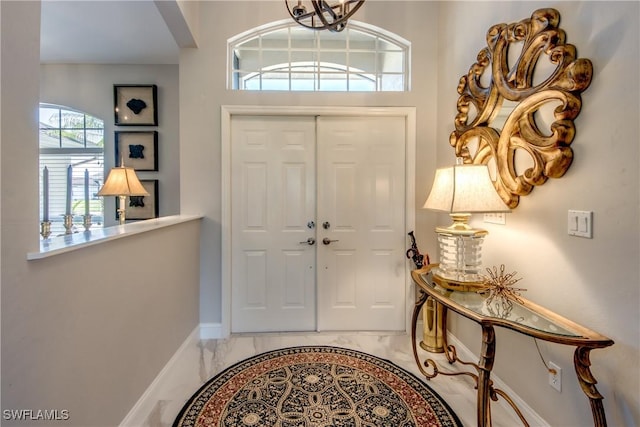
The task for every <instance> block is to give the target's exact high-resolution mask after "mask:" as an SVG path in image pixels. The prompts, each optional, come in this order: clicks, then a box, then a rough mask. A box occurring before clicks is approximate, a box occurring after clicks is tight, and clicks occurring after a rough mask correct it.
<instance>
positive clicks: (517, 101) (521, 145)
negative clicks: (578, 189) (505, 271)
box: [449, 8, 593, 208]
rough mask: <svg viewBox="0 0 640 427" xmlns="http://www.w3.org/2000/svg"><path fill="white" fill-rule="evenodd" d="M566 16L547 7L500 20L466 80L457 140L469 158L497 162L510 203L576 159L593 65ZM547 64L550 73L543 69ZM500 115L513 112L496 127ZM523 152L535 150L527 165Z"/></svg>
mask: <svg viewBox="0 0 640 427" xmlns="http://www.w3.org/2000/svg"><path fill="white" fill-rule="evenodd" d="M559 22H560V14H559V12H558V11H557V10H555V9H550V8H547V9H538V10H536V11H535V12H533V14H532V15H531V18H528V19H524V20H522V21H520V22H516V23H511V24H497V25H494V26H492V27H491V28H490V29H489V30H488V31H487V35H486V41H487V47H485V48H483V49H482V50H481V51H480V52H479V53H478V55H477V62H476V63H474V64H473V65H472V66H471V67H470V68H469V71H468V73H467V75H464V76H462V77H461V78H460V82H459V85H458V94H459V95H460V97H459V98H458V102H457V110H458V114H457V115H456V118H455V130H454V131H453V132H452V133H451V135H450V138H449V142H450V144H451V145H452V146H453V147H454V148H455V152H456V156H457V157H462V158H463V159H464V162H465V163H473V164H488V165H489V166H490V169H492V175H493V176H492V179H493V180H494V184H495V186H496V190H497V191H498V194H500V196H501V197H502V199H503V200H504V201H505V203H506V204H507V205H508V206H509V207H510V208H515V207H516V206H518V203H519V201H520V197H521V196H524V195H527V194H529V193H530V192H531V191H532V189H533V188H534V186H537V185H542V184H544V183H545V182H546V181H547V179H548V178H560V177H562V176H563V175H564V174H565V172H566V171H567V170H568V169H569V166H570V165H571V163H572V160H573V150H572V149H571V147H570V144H571V142H572V141H573V139H574V136H575V132H576V130H575V124H574V119H575V118H576V117H577V116H578V114H579V113H580V109H581V106H582V99H581V96H580V93H581V92H583V91H584V90H585V89H587V87H589V84H590V83H591V78H592V76H593V65H592V64H591V61H590V60H588V59H584V58H577V57H576V48H575V46H573V45H571V44H566V43H565V38H566V35H565V32H564V31H563V30H561V29H560V28H559V27H558V24H559ZM514 54H515V55H514ZM516 56H517V58H516ZM545 67H546V68H545ZM540 69H543V71H542V73H543V76H542V78H540V74H541V73H539V74H538V75H537V76H536V75H535V73H536V70H540ZM489 77H490V81H488V83H485V80H487V79H488V78H489ZM538 80H539V81H538ZM505 101H511V102H512V104H513V105H514V106H513V109H512V110H511V111H509V110H508V109H504V108H503V104H504V103H505ZM544 108H552V109H553V113H549V116H551V115H552V117H551V119H550V120H549V121H550V123H549V124H541V123H540V116H541V115H542V109H544ZM505 110H506V111H505ZM474 113H475V115H474ZM500 115H503V116H506V119H505V122H504V125H503V126H502V128H501V129H499V128H498V127H497V126H494V127H492V124H494V125H495V122H496V118H498V116H500ZM517 153H519V154H518V158H519V160H520V163H523V162H522V158H523V157H522V155H523V154H526V157H528V158H527V159H526V162H525V163H526V164H527V167H526V168H523V167H522V166H521V165H517V164H516V163H517V162H516V154H517ZM519 168H520V169H524V170H522V171H520V170H519Z"/></svg>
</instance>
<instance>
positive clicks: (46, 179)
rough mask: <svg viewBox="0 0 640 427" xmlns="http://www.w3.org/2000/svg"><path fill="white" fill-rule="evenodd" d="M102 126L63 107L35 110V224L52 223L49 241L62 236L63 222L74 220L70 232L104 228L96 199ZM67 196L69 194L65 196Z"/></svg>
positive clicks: (100, 174) (101, 173)
mask: <svg viewBox="0 0 640 427" xmlns="http://www.w3.org/2000/svg"><path fill="white" fill-rule="evenodd" d="M103 159H104V122H103V121H102V120H101V119H99V118H97V117H93V116H91V115H88V114H85V113H83V112H81V111H76V110H73V109H70V108H67V107H63V106H58V105H50V104H40V221H44V220H46V219H47V220H49V221H51V237H53V236H57V235H59V234H64V232H65V228H64V224H63V219H64V218H63V217H64V215H65V214H66V213H70V214H72V215H73V216H74V227H73V231H74V232H75V231H84V227H83V225H82V223H83V215H86V214H90V215H91V222H92V225H91V228H96V227H103V225H104V203H103V199H102V198H101V197H98V196H97V195H96V194H97V193H98V190H99V189H100V187H102V183H103V181H104V162H103ZM69 190H70V191H69Z"/></svg>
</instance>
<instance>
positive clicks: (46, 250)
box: [27, 215, 203, 261]
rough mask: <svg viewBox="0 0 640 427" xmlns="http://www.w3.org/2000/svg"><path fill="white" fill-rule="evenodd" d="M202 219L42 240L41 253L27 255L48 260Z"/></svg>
mask: <svg viewBox="0 0 640 427" xmlns="http://www.w3.org/2000/svg"><path fill="white" fill-rule="evenodd" d="M202 218H203V215H172V216H165V217H160V218H154V219H148V220H145V221H139V222H134V223H131V224H125V225H117V226H113V227H105V228H102V229H100V228H96V229H94V230H89V231H84V232H80V233H73V234H67V235H64V236H57V237H53V238H49V239H46V240H40V251H38V252H29V253H28V254H27V260H29V261H32V260H37V259H42V258H48V257H52V256H54V255H59V254H63V253H67V252H71V251H75V250H78V249H82V248H86V247H87V246H93V245H98V244H101V243H104V242H109V241H112V240H116V239H120V238H122V237H128V236H133V235H135V234H140V233H146V232H149V231H153V230H158V229H160V228H164V227H169V226H172V225H177V224H181V223H183V222H189V221H196V220H200V219H202Z"/></svg>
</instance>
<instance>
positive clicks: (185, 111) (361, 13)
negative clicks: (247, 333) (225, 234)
mask: <svg viewBox="0 0 640 427" xmlns="http://www.w3.org/2000/svg"><path fill="white" fill-rule="evenodd" d="M437 10H438V3H435V2H415V1H392V2H390V1H374V2H367V4H366V6H364V7H362V8H361V9H360V10H358V12H357V14H356V16H355V17H354V19H356V20H358V21H361V22H366V23H368V24H372V25H375V26H379V27H382V28H384V29H385V30H388V31H390V32H393V33H396V34H398V35H400V36H401V37H403V38H405V39H407V40H410V41H411V52H412V57H411V65H412V77H411V91H409V92H377V93H371V92H369V93H355V92H352V93H335V92H334V93H320V92H317V93H313V92H309V93H300V92H295V93H293V92H292V93H289V92H262V93H259V92H253V91H251V92H250V91H233V90H229V89H227V86H226V84H227V74H226V72H227V64H228V61H227V40H228V39H229V38H231V37H234V36H236V35H238V34H240V33H243V32H245V31H248V30H250V29H252V28H255V27H258V26H262V25H265V24H267V23H270V22H274V21H281V20H287V19H290V17H289V15H288V13H287V11H286V8H285V5H284V2H282V1H280V0H275V1H242V2H239V1H216V2H201V3H200V15H199V16H200V22H199V25H198V28H199V38H198V48H197V49H182V50H181V54H180V164H181V167H180V174H181V191H180V196H181V208H182V213H187V214H188V213H199V214H204V215H205V218H204V220H203V223H202V226H203V239H202V252H201V253H202V260H201V266H202V274H201V277H202V282H201V298H200V310H201V322H203V323H219V322H221V321H222V310H223V309H222V306H221V304H222V301H221V298H222V289H221V212H222V210H221V197H222V193H221V192H222V188H221V181H220V180H221V173H222V172H221V159H220V156H221V124H220V114H221V106H222V105H257V106H265V109H267V108H268V106H271V105H277V106H297V105H302V106H322V107H325V106H370V107H372V106H391V107H396V106H399V107H402V106H411V107H416V111H417V130H416V132H417V145H418V147H417V153H416V159H415V162H416V180H417V182H418V183H419V184H420V185H416V194H415V198H416V200H417V201H420V200H424V199H425V198H426V191H427V185H428V184H427V183H428V182H430V181H431V176H432V175H433V171H434V164H435V139H434V132H435V128H436V127H435V118H436V109H435V107H436V96H437V86H436V83H437V81H436V52H437V50H436V40H435V35H436V31H437V30H436V29H437V26H438V24H437ZM423 184H424V185H423ZM418 203H419V202H418ZM434 226H435V223H434V222H433V218H432V216H430V215H428V214H427V213H425V212H424V211H422V210H420V211H419V212H417V214H416V229H417V231H416V237H417V238H418V241H419V243H420V244H421V246H420V247H421V249H424V251H427V250H428V251H433V250H435V242H433V240H431V239H429V240H430V241H429V240H428V238H429V237H430V236H429V235H425V234H423V232H422V231H420V230H431V229H433V227H434ZM418 228H419V230H418ZM427 233H429V232H427Z"/></svg>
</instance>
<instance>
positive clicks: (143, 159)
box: [114, 131, 158, 172]
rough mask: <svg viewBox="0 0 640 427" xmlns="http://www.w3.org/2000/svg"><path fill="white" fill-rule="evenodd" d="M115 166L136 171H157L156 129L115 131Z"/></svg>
mask: <svg viewBox="0 0 640 427" xmlns="http://www.w3.org/2000/svg"><path fill="white" fill-rule="evenodd" d="M114 135H115V137H114V141H115V156H116V159H115V160H116V162H115V165H116V166H122V162H124V165H125V166H128V167H130V168H133V169H134V170H136V171H152V172H157V171H158V132H157V131H115V132H114Z"/></svg>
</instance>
